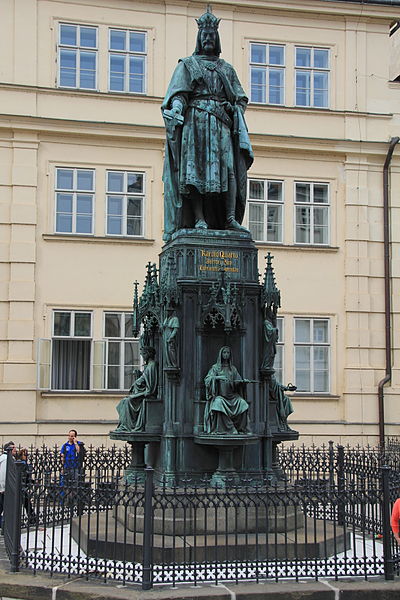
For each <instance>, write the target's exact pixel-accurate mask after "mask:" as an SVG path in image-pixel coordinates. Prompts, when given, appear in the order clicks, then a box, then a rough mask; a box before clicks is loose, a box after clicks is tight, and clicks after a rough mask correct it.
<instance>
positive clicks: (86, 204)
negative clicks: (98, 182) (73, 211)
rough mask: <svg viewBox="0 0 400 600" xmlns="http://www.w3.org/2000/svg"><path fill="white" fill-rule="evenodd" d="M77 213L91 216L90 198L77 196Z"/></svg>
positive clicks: (82, 195)
mask: <svg viewBox="0 0 400 600" xmlns="http://www.w3.org/2000/svg"><path fill="white" fill-rule="evenodd" d="M76 205H77V213H78V214H85V215H91V214H92V196H88V195H85V194H78V196H77V201H76Z"/></svg>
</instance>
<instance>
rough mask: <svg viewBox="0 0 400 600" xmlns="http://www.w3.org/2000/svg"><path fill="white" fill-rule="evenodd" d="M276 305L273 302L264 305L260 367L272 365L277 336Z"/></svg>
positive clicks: (270, 366)
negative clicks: (270, 304)
mask: <svg viewBox="0 0 400 600" xmlns="http://www.w3.org/2000/svg"><path fill="white" fill-rule="evenodd" d="M277 310H278V308H277V306H276V305H275V304H274V305H273V306H270V307H268V306H267V307H265V318H264V322H263V329H264V358H263V362H262V365H261V369H263V370H270V369H273V367H274V360H275V355H276V343H277V341H278V338H279V331H278V328H277V326H276V313H277Z"/></svg>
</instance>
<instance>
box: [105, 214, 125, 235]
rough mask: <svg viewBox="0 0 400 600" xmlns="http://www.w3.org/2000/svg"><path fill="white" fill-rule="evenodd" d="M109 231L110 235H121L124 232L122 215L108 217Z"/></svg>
mask: <svg viewBox="0 0 400 600" xmlns="http://www.w3.org/2000/svg"><path fill="white" fill-rule="evenodd" d="M107 233H108V234H109V235H121V234H122V219H121V217H108V218H107Z"/></svg>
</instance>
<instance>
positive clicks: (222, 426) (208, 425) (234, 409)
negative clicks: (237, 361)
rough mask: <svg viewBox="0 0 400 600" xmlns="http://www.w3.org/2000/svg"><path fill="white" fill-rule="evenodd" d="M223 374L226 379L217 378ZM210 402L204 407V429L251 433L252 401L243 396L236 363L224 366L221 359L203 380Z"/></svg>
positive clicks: (230, 432) (231, 432)
mask: <svg viewBox="0 0 400 600" xmlns="http://www.w3.org/2000/svg"><path fill="white" fill-rule="evenodd" d="M220 375H223V376H225V377H226V378H227V381H222V380H221V379H216V377H218V376H220ZM204 382H205V385H206V399H207V404H206V407H205V411H204V432H205V433H214V434H237V433H248V429H247V411H248V409H249V405H248V403H247V402H246V400H245V399H244V398H243V395H244V394H243V391H244V384H243V379H242V377H241V376H240V375H239V373H238V371H237V369H236V367H234V366H233V365H232V364H229V365H228V366H223V365H222V362H221V361H220V360H218V362H217V363H215V365H213V366H212V367H211V369H210V370H209V371H208V373H207V375H206V378H205V380H204Z"/></svg>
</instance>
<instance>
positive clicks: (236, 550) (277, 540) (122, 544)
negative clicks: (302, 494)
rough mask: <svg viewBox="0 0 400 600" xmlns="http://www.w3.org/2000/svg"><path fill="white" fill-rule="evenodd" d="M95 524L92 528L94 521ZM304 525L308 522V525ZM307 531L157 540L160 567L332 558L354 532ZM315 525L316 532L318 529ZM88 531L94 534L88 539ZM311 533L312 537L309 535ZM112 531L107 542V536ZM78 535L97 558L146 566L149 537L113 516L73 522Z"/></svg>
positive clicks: (321, 526)
mask: <svg viewBox="0 0 400 600" xmlns="http://www.w3.org/2000/svg"><path fill="white" fill-rule="evenodd" d="M89 518H90V519H91V520H90V530H89V523H88V520H89ZM303 522H304V521H303ZM305 525H306V528H303V529H298V530H296V531H293V532H285V533H265V532H262V531H261V532H260V533H258V534H255V533H229V534H217V535H211V534H208V535H197V536H196V538H194V536H191V535H185V536H180V535H176V534H175V535H163V536H161V535H159V534H157V533H155V534H154V536H153V563H154V564H172V563H175V564H181V563H202V562H211V561H212V562H225V561H251V560H257V561H264V560H265V561H269V560H293V559H298V560H301V559H305V558H307V559H318V558H320V559H321V558H327V557H329V556H332V555H333V554H339V553H340V552H344V551H345V550H346V549H348V548H349V547H350V533H349V532H346V534H344V532H340V533H338V528H336V538H335V537H334V533H335V529H334V527H333V524H332V523H331V522H323V521H317V523H316V524H314V520H313V519H308V518H307V519H306V521H305ZM314 527H315V528H314ZM88 530H89V531H90V535H89V536H88ZM306 531H307V535H306ZM106 532H107V538H106ZM72 537H73V538H74V539H75V540H78V539H79V543H80V546H81V548H82V550H83V551H84V552H85V553H86V554H87V555H88V556H91V557H95V558H110V559H111V558H112V559H113V560H123V561H126V560H128V561H130V562H138V563H141V562H142V561H143V534H142V533H136V534H132V533H127V531H126V528H125V527H123V525H122V524H121V523H119V522H118V521H117V520H116V519H114V517H112V516H111V515H110V514H108V515H107V516H106V515H105V514H104V513H103V514H101V515H100V517H99V518H98V519H97V515H91V516H89V515H85V516H83V517H81V519H73V521H72Z"/></svg>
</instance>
